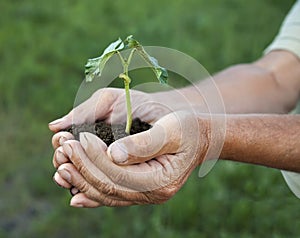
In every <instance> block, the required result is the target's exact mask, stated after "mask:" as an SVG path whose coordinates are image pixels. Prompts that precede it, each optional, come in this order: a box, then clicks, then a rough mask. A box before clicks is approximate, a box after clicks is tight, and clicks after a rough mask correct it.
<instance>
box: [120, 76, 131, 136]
mask: <svg viewBox="0 0 300 238" xmlns="http://www.w3.org/2000/svg"><path fill="white" fill-rule="evenodd" d="M119 78H121V79H123V80H124V87H125V96H126V107H127V122H126V129H125V132H126V133H127V134H128V135H129V134H130V129H131V124H132V114H131V100H130V91H129V84H130V82H131V79H130V78H129V76H128V74H127V75H126V74H124V73H123V74H120V75H119Z"/></svg>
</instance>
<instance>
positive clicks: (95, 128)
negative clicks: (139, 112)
mask: <svg viewBox="0 0 300 238" xmlns="http://www.w3.org/2000/svg"><path fill="white" fill-rule="evenodd" d="M125 128H126V124H125V123H124V124H116V125H110V124H107V123H105V122H103V121H96V122H95V123H85V124H81V125H72V126H71V127H70V128H68V129H67V131H68V132H70V133H72V134H73V135H74V137H75V139H77V140H78V139H79V133H80V132H90V133H93V134H95V135H96V136H98V137H99V138H100V139H101V140H103V141H104V142H105V143H106V144H107V146H109V145H110V144H111V143H113V142H114V141H116V140H118V139H120V138H123V137H125V136H128V134H126V133H125ZM150 128H151V125H149V124H148V123H146V122H143V121H141V120H140V119H139V118H135V119H134V120H132V125H131V130H130V135H133V134H136V133H139V132H143V131H146V130H149V129H150Z"/></svg>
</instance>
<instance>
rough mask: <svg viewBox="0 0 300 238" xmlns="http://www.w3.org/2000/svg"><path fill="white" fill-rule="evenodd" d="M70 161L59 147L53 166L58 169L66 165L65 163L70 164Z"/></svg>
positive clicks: (55, 153) (54, 156)
mask: <svg viewBox="0 0 300 238" xmlns="http://www.w3.org/2000/svg"><path fill="white" fill-rule="evenodd" d="M69 162H70V160H69V158H68V157H67V156H66V155H65V153H64V151H63V149H62V147H58V148H57V149H56V150H55V152H54V155H53V160H52V163H53V166H54V167H55V168H56V169H57V168H58V167H59V166H60V165H62V164H64V163H69Z"/></svg>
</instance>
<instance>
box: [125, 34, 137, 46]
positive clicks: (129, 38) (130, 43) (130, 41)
mask: <svg viewBox="0 0 300 238" xmlns="http://www.w3.org/2000/svg"><path fill="white" fill-rule="evenodd" d="M124 44H125V49H132V48H136V47H138V46H140V43H139V42H138V41H137V40H135V39H134V38H133V36H132V35H130V36H127V38H126V39H125V40H124Z"/></svg>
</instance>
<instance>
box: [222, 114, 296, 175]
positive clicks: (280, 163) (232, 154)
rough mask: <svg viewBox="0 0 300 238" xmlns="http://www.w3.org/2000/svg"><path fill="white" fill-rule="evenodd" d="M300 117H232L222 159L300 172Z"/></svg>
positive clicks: (227, 130) (229, 120)
mask: <svg viewBox="0 0 300 238" xmlns="http://www.w3.org/2000/svg"><path fill="white" fill-rule="evenodd" d="M299 132H300V115H230V116H228V120H227V127H226V138H225V143H224V146H223V150H222V153H221V155H220V159H223V160H232V161H238V162H245V163H251V164H259V165H264V166H267V167H273V168H277V169H282V170H288V171H294V172H300V133H299Z"/></svg>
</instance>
